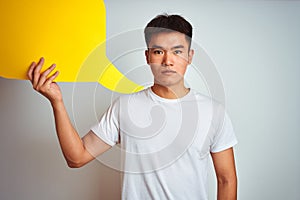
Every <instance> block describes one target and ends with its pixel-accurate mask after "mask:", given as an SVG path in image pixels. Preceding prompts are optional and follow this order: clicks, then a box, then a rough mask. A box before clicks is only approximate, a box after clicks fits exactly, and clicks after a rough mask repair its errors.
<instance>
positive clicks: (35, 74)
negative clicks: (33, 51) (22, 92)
mask: <svg viewBox="0 0 300 200" xmlns="http://www.w3.org/2000/svg"><path fill="white" fill-rule="evenodd" d="M43 64H44V58H43V57H41V58H40V60H39V62H38V64H37V65H36V67H35V68H34V70H33V83H32V85H33V87H34V88H35V87H36V86H37V84H38V82H39V79H40V73H41V69H42V67H43Z"/></svg>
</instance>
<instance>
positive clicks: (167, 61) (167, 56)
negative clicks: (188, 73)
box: [162, 51, 173, 66]
mask: <svg viewBox="0 0 300 200" xmlns="http://www.w3.org/2000/svg"><path fill="white" fill-rule="evenodd" d="M162 64H163V65H164V66H173V58H172V53H170V52H168V51H165V53H164V57H163V63H162Z"/></svg>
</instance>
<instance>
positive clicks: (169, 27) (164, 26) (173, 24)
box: [144, 14, 193, 47]
mask: <svg viewBox="0 0 300 200" xmlns="http://www.w3.org/2000/svg"><path fill="white" fill-rule="evenodd" d="M174 31H175V32H180V33H183V34H185V36H186V40H187V41H188V43H189V47H190V46H191V40H192V36H193V27H192V25H191V24H190V23H189V22H188V21H187V20H185V19H184V18H183V17H182V16H180V15H168V14H162V15H157V16H156V17H155V18H153V19H152V20H151V21H150V22H149V23H148V24H147V26H146V27H145V29H144V34H145V40H146V44H147V46H148V45H149V42H150V40H151V37H152V35H153V34H157V33H162V32H174Z"/></svg>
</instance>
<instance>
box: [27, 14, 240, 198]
mask: <svg viewBox="0 0 300 200" xmlns="http://www.w3.org/2000/svg"><path fill="white" fill-rule="evenodd" d="M191 38H192V26H191V25H190V23H189V22H187V21H186V20H185V19H184V18H182V17H181V16H178V15H159V16H157V17H155V18H154V19H152V20H151V21H150V22H149V23H148V25H147V26H146V28H145V39H146V43H147V47H148V49H147V50H146V51H145V56H146V61H147V64H149V65H150V67H151V70H152V73H153V76H154V84H153V86H152V87H150V88H147V89H145V90H143V91H140V92H137V93H134V94H130V95H124V96H121V97H120V98H118V99H117V100H116V101H114V102H113V103H112V105H111V106H110V107H109V108H108V110H107V111H106V112H105V113H104V114H103V116H102V117H101V119H100V121H99V123H98V124H97V125H95V126H94V127H92V128H91V131H90V132H88V133H87V134H86V135H85V136H84V137H83V138H82V139H81V138H80V137H79V135H78V133H77V132H76V130H75V129H74V128H73V126H72V124H71V122H70V120H69V117H68V114H67V112H66V109H65V106H64V103H63V99H62V95H61V92H60V89H59V87H58V85H57V84H56V83H55V82H53V81H54V79H55V78H56V77H57V76H58V72H56V73H54V74H53V75H52V76H50V77H48V75H49V74H50V73H51V72H52V71H53V70H54V68H55V65H54V64H53V65H52V66H50V67H49V68H48V69H47V70H46V71H44V72H43V73H41V72H40V70H41V67H42V65H43V63H44V59H43V58H41V59H40V61H39V62H38V63H37V64H36V63H32V64H31V66H30V69H29V70H28V77H29V79H30V80H31V82H32V85H33V87H34V89H35V90H37V91H38V92H40V93H41V94H42V95H44V96H45V97H46V98H48V99H49V100H50V102H51V105H52V108H53V112H54V117H55V123H56V131H57V135H58V138H59V142H60V145H61V148H62V151H63V154H64V156H65V159H66V161H67V163H68V165H69V166H70V167H81V166H83V165H85V164H86V163H88V162H90V161H91V160H93V159H94V158H95V157H97V156H98V155H100V154H102V153H103V152H105V151H106V150H108V149H109V148H111V147H112V146H113V145H115V144H117V143H120V144H121V149H122V150H123V157H122V158H123V159H124V160H123V161H124V162H123V163H122V166H123V168H122V170H124V171H125V172H124V178H123V191H122V198H123V199H130V200H131V199H137V200H140V199H176V200H177V199H189V200H191V199H207V198H208V197H207V168H208V160H209V159H208V158H209V154H210V155H211V156H212V160H213V164H214V168H215V171H216V176H217V181H218V194H217V196H218V200H222V199H224V200H225V199H227V200H229V199H230V200H233V199H236V198H237V178H236V171H235V163H234V153H233V146H234V145H235V144H236V143H237V141H236V138H235V135H234V133H233V130H232V125H231V122H230V119H229V118H228V116H227V114H226V113H225V111H224V108H223V107H222V106H221V105H219V104H218V103H216V102H215V101H213V100H212V99H210V98H208V97H205V96H203V95H201V94H200V93H198V92H196V91H194V90H192V89H190V88H186V87H185V85H184V74H185V72H186V69H187V66H188V65H189V64H191V62H192V58H193V55H194V51H193V50H192V49H191Z"/></svg>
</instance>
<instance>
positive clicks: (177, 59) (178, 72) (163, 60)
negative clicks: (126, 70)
mask: <svg viewBox="0 0 300 200" xmlns="http://www.w3.org/2000/svg"><path fill="white" fill-rule="evenodd" d="M185 37H186V36H185V35H184V34H183V33H178V32H162V33H157V34H154V35H153V36H152V37H151V40H150V42H149V46H148V50H147V51H146V59H147V63H148V64H149V65H150V67H151V70H152V73H153V76H154V83H156V84H159V85H162V86H166V87H171V86H176V85H178V86H183V84H184V79H183V77H184V74H185V71H186V68H187V66H188V65H189V64H190V63H191V61H192V57H193V54H194V51H193V50H189V43H188V41H187V40H186V38H185Z"/></svg>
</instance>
